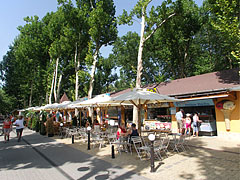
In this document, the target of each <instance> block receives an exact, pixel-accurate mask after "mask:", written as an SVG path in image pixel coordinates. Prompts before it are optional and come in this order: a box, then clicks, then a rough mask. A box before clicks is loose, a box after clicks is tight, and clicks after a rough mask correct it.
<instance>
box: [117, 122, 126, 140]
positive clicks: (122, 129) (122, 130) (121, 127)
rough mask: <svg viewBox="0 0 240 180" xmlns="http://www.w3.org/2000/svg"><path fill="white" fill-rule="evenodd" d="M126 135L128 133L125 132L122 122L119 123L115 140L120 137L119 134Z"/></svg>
mask: <svg viewBox="0 0 240 180" xmlns="http://www.w3.org/2000/svg"><path fill="white" fill-rule="evenodd" d="M127 135H128V134H127V131H126V129H125V126H124V124H121V125H119V126H118V130H117V140H118V139H119V138H120V136H122V137H126V136H127Z"/></svg>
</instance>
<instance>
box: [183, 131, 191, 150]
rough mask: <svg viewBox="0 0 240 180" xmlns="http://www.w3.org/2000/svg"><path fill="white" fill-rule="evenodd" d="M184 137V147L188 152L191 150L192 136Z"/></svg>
mask: <svg viewBox="0 0 240 180" xmlns="http://www.w3.org/2000/svg"><path fill="white" fill-rule="evenodd" d="M184 136H185V138H184V142H183V145H184V146H185V147H187V148H188V150H190V147H189V141H190V138H191V134H186V135H184Z"/></svg>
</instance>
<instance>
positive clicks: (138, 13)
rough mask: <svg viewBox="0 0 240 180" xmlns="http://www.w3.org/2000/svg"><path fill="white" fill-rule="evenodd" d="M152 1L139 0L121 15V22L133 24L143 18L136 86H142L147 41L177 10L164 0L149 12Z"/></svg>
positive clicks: (134, 115)
mask: <svg viewBox="0 0 240 180" xmlns="http://www.w3.org/2000/svg"><path fill="white" fill-rule="evenodd" d="M151 1H152V0H139V1H138V2H137V4H136V5H135V7H134V8H133V9H132V10H131V11H130V13H129V14H128V13H127V11H126V10H124V11H123V14H122V15H121V16H120V17H119V22H120V24H129V25H131V24H132V23H133V20H134V18H135V17H136V18H137V19H140V20H141V23H140V24H141V32H140V41H139V48H138V64H137V78H136V88H140V87H141V75H142V70H143V66H142V64H143V63H142V53H143V48H144V44H145V42H146V41H147V40H148V39H150V38H151V37H152V36H153V34H154V33H155V32H156V31H157V30H158V29H159V28H160V27H161V26H162V25H163V24H164V23H165V22H166V21H167V20H168V19H170V18H171V17H172V16H174V15H175V12H173V11H169V3H171V1H169V0H168V1H163V2H162V4H161V5H159V6H157V7H156V8H155V7H154V6H152V7H151V9H150V12H149V14H147V8H148V7H149V4H150V3H151ZM137 118H138V117H137V109H136V107H134V114H133V121H134V122H135V123H136V122H137ZM138 122H139V121H138Z"/></svg>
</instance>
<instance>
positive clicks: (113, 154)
mask: <svg viewBox="0 0 240 180" xmlns="http://www.w3.org/2000/svg"><path fill="white" fill-rule="evenodd" d="M114 158H115V151H114V145H112V159H114Z"/></svg>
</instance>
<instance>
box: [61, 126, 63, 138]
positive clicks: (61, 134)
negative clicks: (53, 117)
mask: <svg viewBox="0 0 240 180" xmlns="http://www.w3.org/2000/svg"><path fill="white" fill-rule="evenodd" d="M61 139H63V128H62V127H61Z"/></svg>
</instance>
